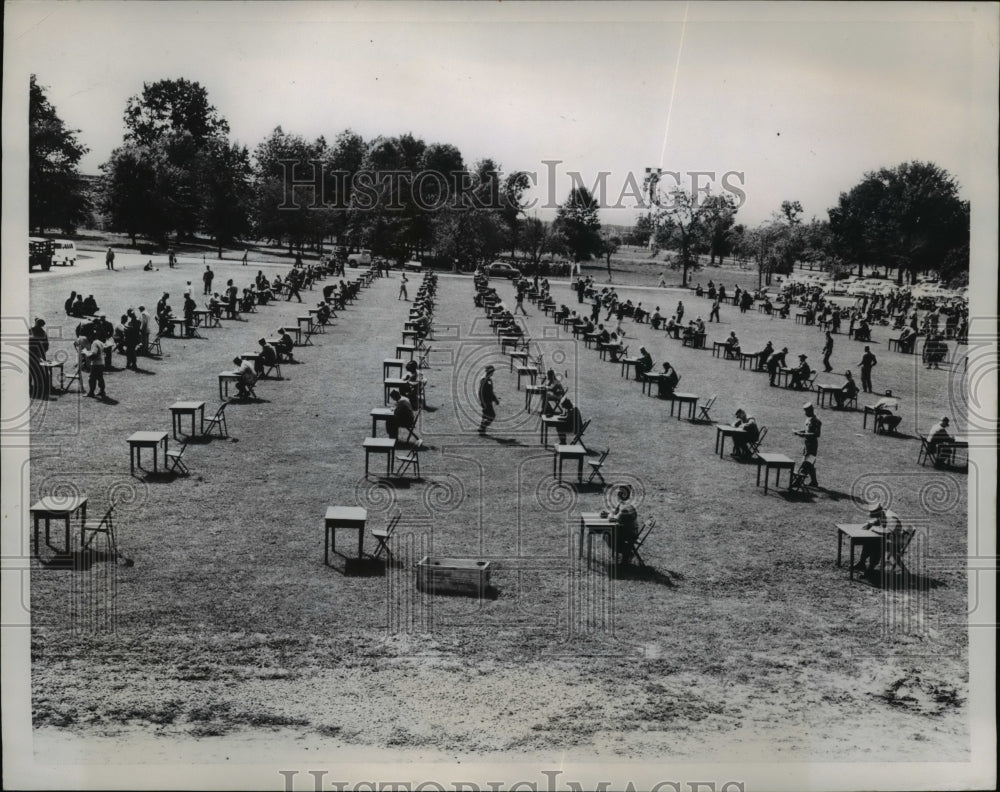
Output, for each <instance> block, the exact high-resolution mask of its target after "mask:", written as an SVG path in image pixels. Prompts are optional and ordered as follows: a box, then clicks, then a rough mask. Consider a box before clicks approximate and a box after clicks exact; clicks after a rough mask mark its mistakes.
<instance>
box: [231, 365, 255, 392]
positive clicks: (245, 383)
mask: <svg viewBox="0 0 1000 792" xmlns="http://www.w3.org/2000/svg"><path fill="white" fill-rule="evenodd" d="M233 364H234V365H235V366H236V371H234V372H233V373H234V374H238V375H239V379H238V380H236V392H237V394H238V395H239V398H241V399H246V398H248V397H249V396H250V388H252V387H253V384H254V383H255V382H256V381H257V375H256V374H254V370H253V366H252V365H250V361H249V360H243V359H242V358H238V357H235V358H233Z"/></svg>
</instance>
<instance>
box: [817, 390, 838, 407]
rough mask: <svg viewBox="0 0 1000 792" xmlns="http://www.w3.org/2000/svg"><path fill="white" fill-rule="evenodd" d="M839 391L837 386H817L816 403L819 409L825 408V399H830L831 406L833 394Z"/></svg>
mask: <svg viewBox="0 0 1000 792" xmlns="http://www.w3.org/2000/svg"><path fill="white" fill-rule="evenodd" d="M839 390H840V386H839V385H817V386H816V394H817V395H816V401H817V402H819V406H820V407H825V406H826V397H827V396H829V397H830V403H831V404H833V401H834V399H833V394H834V393H836V392H837V391H839Z"/></svg>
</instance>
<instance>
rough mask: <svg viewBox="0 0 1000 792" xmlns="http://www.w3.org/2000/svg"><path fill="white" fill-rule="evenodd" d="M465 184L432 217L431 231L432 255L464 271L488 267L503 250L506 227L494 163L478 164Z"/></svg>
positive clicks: (482, 162)
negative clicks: (432, 238)
mask: <svg viewBox="0 0 1000 792" xmlns="http://www.w3.org/2000/svg"><path fill="white" fill-rule="evenodd" d="M464 181H465V185H464V188H463V189H460V190H459V191H458V192H456V193H455V194H454V195H453V196H452V197H451V199H450V201H449V204H448V206H447V207H445V208H444V209H442V210H440V211H438V212H437V213H436V214H435V217H434V221H433V228H434V252H435V254H436V255H438V256H440V257H442V258H445V259H447V260H449V261H452V262H454V263H455V265H456V268H457V269H460V270H463V271H467V270H470V269H475V268H476V267H478V266H480V265H486V264H489V263H490V262H492V261H493V259H495V258H496V256H497V255H498V254H499V253H500V251H501V250H503V247H504V243H505V234H506V224H505V222H504V217H503V211H502V205H501V204H500V202H499V196H500V192H501V187H502V185H501V182H500V179H499V172H498V170H497V168H496V165H495V164H494V162H493V161H492V160H489V159H485V160H480V161H479V162H477V163H476V164H475V166H474V168H473V172H472V173H470V174H467V178H466V179H465V180H464Z"/></svg>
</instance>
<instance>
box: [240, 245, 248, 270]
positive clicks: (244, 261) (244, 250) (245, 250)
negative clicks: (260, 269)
mask: <svg viewBox="0 0 1000 792" xmlns="http://www.w3.org/2000/svg"><path fill="white" fill-rule="evenodd" d="M249 255H250V248H243V258H241V259H240V264H242V265H243V266H244V267H245V266H246V265H247V257H248V256H249Z"/></svg>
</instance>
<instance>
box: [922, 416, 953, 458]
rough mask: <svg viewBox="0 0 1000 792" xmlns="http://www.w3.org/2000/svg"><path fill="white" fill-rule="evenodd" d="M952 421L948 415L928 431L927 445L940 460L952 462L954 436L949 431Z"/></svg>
mask: <svg viewBox="0 0 1000 792" xmlns="http://www.w3.org/2000/svg"><path fill="white" fill-rule="evenodd" d="M950 425H951V421H950V420H949V419H948V417H947V416H945V417H944V418H942V419H941V420H940V421H938V422H937V423H936V424H934V426H932V427H931V428H930V430H929V431H928V432H927V447H928V448H929V449H930V452H931V453H932V454H934V455H935V456H936V457H937V459H938V461H939V462H943V463H948V462H951V459H952V454H953V452H954V446H953V445H952V444H953V443H954V442H955V438H954V436H953V435H952V434H951V433H950V432H949V431H948V427H949V426H950Z"/></svg>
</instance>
